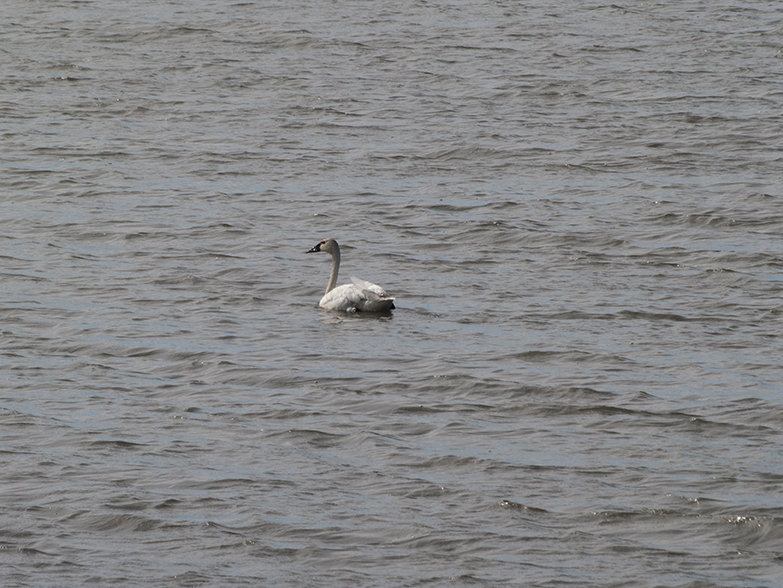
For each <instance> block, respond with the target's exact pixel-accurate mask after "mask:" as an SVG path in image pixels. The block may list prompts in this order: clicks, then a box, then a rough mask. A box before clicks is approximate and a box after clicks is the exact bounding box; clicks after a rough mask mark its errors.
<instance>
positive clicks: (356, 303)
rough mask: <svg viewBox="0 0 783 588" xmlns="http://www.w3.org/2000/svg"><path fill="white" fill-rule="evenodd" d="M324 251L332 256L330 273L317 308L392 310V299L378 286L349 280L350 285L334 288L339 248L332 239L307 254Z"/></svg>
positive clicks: (337, 271) (354, 310)
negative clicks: (324, 291)
mask: <svg viewBox="0 0 783 588" xmlns="http://www.w3.org/2000/svg"><path fill="white" fill-rule="evenodd" d="M318 251H326V252H327V253H329V254H331V256H332V273H331V275H330V276H329V283H328V284H327V285H326V293H325V294H324V295H323V298H321V302H319V303H318V306H320V307H321V308H324V309H326V310H343V311H345V312H382V311H384V310H389V309H392V308H394V298H393V297H391V296H389V295H388V294H387V293H386V291H385V290H384V289H383V288H381V287H380V286H379V285H378V284H373V283H371V282H365V281H364V280H360V279H359V278H353V277H352V278H351V282H352V283H351V284H344V285H342V286H337V287H336V288H335V286H336V284H337V274H338V273H339V271H340V246H339V245H338V244H337V241H335V240H334V239H324V240H323V241H321V242H320V243H318V245H316V246H315V247H313V248H312V249H310V251H308V252H307V253H316V252H318Z"/></svg>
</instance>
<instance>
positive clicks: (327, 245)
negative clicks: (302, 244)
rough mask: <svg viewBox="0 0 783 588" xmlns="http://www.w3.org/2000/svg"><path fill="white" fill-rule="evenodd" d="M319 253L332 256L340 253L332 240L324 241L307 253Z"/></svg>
mask: <svg viewBox="0 0 783 588" xmlns="http://www.w3.org/2000/svg"><path fill="white" fill-rule="evenodd" d="M319 251H326V252H327V253H331V254H332V255H334V254H335V253H339V252H340V246H339V245H338V244H337V241H335V240H334V239H324V240H323V241H321V242H320V243H318V245H316V246H315V247H313V248H312V249H310V251H308V252H307V253H318V252H319Z"/></svg>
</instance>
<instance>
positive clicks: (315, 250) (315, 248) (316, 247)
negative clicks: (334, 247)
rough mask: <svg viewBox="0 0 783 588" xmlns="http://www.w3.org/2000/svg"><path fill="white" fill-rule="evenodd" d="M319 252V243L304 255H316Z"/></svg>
mask: <svg viewBox="0 0 783 588" xmlns="http://www.w3.org/2000/svg"><path fill="white" fill-rule="evenodd" d="M320 250H321V244H320V243H319V244H318V245H316V246H315V247H313V248H312V249H311V250H310V251H305V253H318V252H319V251H320Z"/></svg>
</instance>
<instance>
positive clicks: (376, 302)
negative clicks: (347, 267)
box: [318, 277, 394, 312]
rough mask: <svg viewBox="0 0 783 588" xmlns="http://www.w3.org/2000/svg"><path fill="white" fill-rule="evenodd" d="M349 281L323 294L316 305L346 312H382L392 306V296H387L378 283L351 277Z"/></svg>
mask: <svg viewBox="0 0 783 588" xmlns="http://www.w3.org/2000/svg"><path fill="white" fill-rule="evenodd" d="M351 282H353V283H352V284H344V285H342V286H337V288H335V289H334V290H330V291H329V292H327V293H326V294H324V297H323V298H321V302H319V303H318V306H320V307H321V308H324V309H326V310H342V311H346V312H383V311H385V310H391V309H392V308H394V297H392V296H389V295H388V294H387V293H386V291H385V290H384V289H383V288H381V287H380V286H379V285H378V284H373V283H372V282H365V281H364V280H360V279H359V278H353V277H352V278H351Z"/></svg>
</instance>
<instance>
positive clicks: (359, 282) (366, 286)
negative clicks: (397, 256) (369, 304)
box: [351, 276, 389, 298]
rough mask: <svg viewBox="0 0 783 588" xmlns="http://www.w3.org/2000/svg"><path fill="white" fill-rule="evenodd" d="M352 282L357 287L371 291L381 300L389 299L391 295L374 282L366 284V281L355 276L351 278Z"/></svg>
mask: <svg viewBox="0 0 783 588" xmlns="http://www.w3.org/2000/svg"><path fill="white" fill-rule="evenodd" d="M351 281H352V282H353V283H354V285H355V286H357V287H358V288H361V289H362V290H369V291H370V292H372V293H374V294H376V295H378V296H380V297H381V298H388V297H389V295H388V294H387V293H386V290H384V289H383V288H381V287H380V286H379V285H378V284H373V283H372V282H365V281H364V280H360V279H359V278H357V277H355V276H351Z"/></svg>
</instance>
